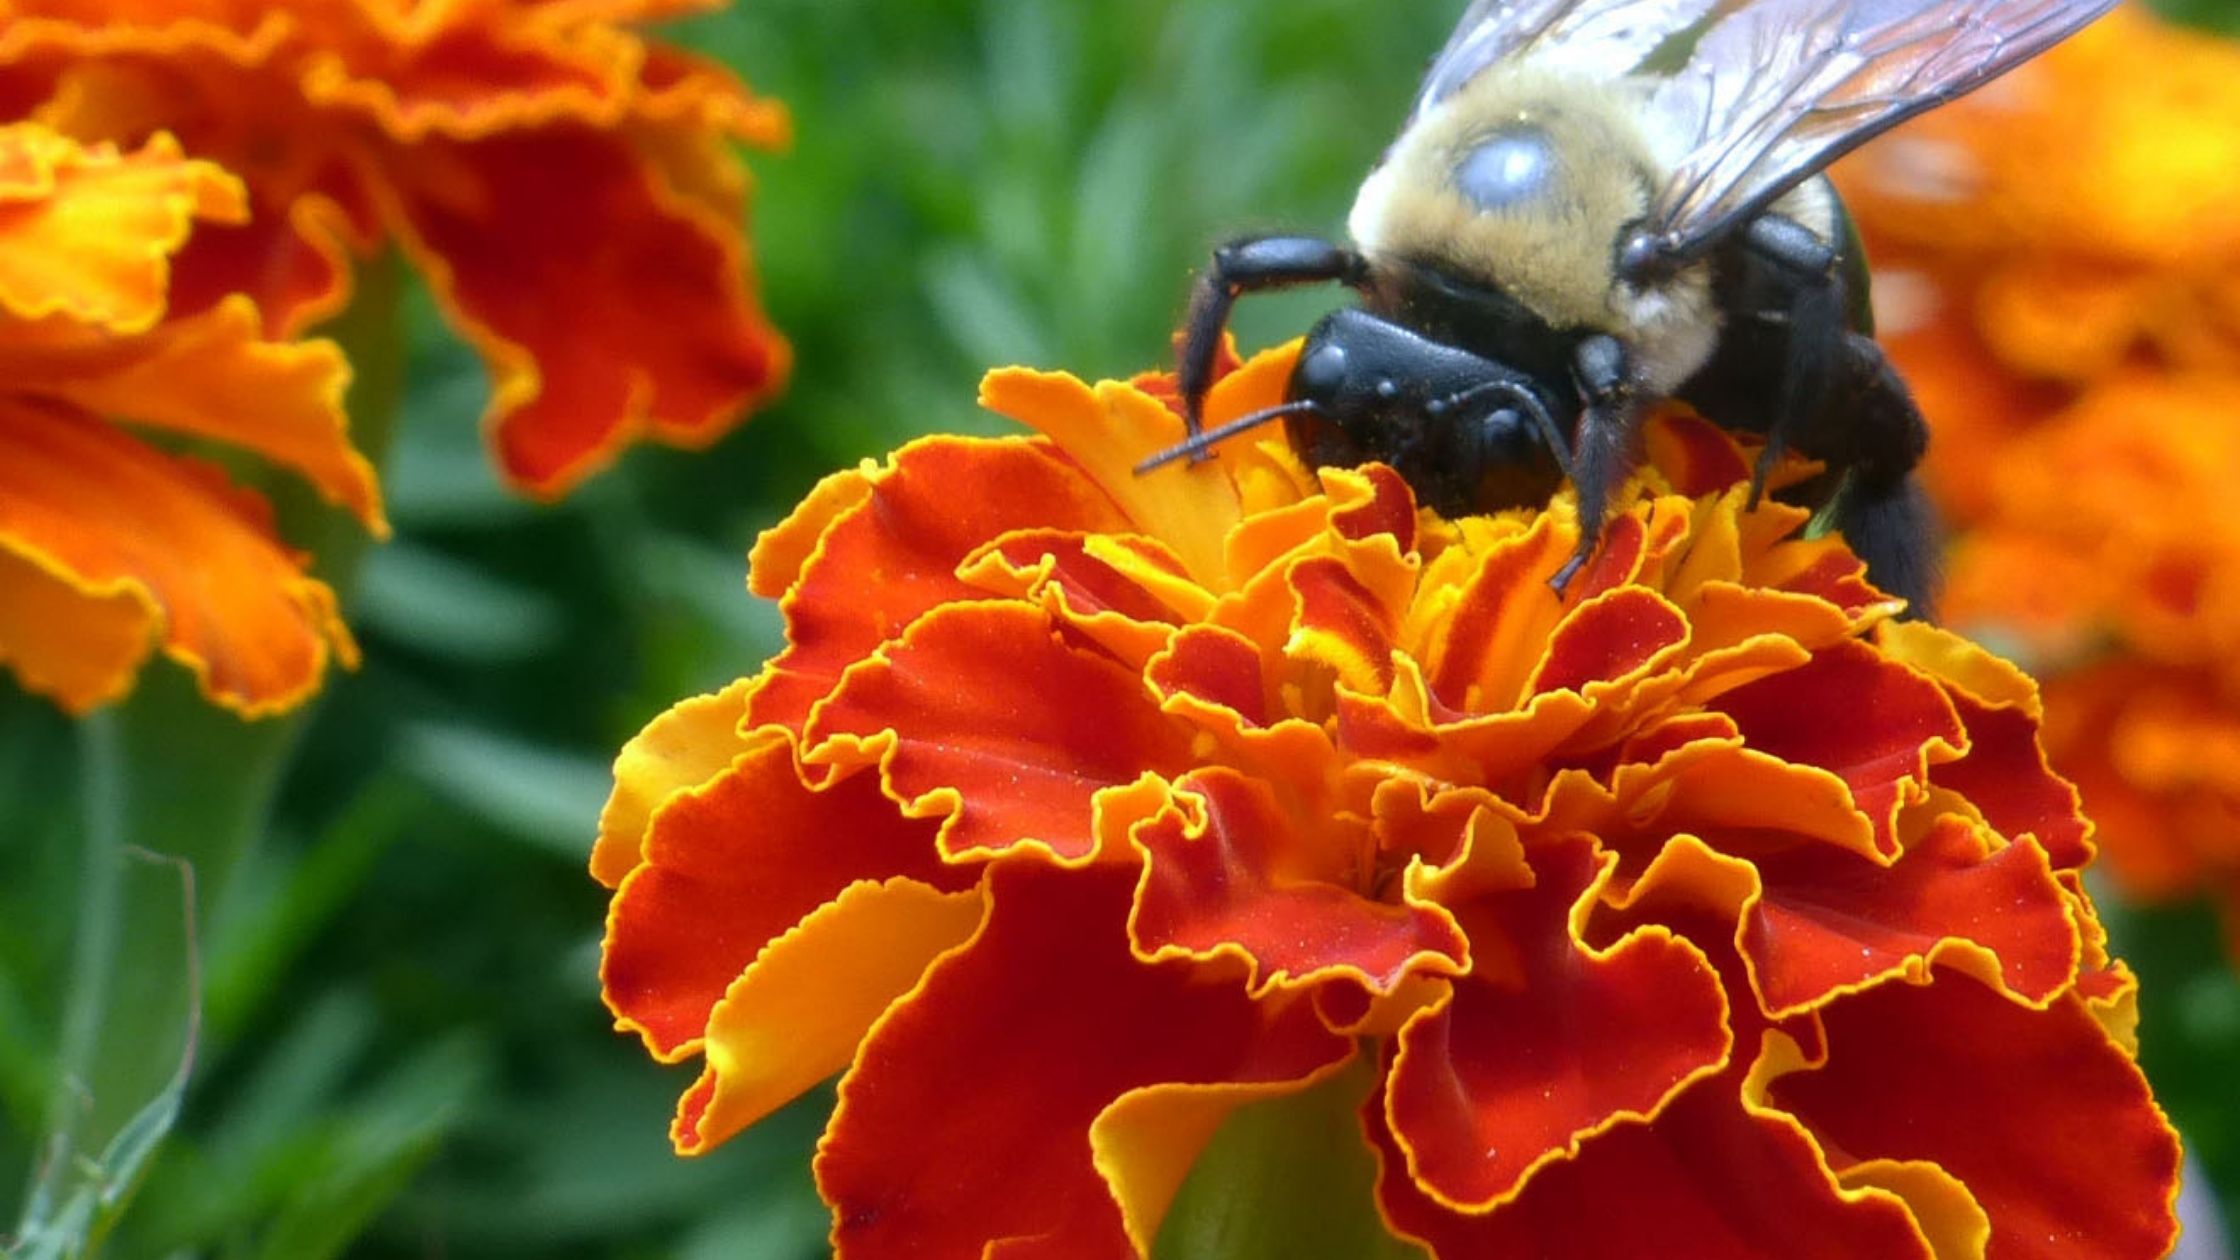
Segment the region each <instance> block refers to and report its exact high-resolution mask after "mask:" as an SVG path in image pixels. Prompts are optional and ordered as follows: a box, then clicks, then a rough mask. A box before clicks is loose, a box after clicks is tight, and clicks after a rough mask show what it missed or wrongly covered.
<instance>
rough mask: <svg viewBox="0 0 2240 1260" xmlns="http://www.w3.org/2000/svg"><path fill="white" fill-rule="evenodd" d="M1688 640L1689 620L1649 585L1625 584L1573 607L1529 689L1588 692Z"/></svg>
mask: <svg viewBox="0 0 2240 1260" xmlns="http://www.w3.org/2000/svg"><path fill="white" fill-rule="evenodd" d="M1687 640H1688V619H1687V618H1686V617H1683V616H1682V615H1681V614H1680V610H1679V609H1677V608H1674V607H1673V606H1672V605H1671V604H1669V603H1667V602H1665V600H1664V598H1663V597H1662V596H1660V595H1658V594H1657V593H1656V592H1655V591H1652V590H1648V589H1647V588H1645V587H1639V586H1629V587H1620V588H1618V589H1615V590H1612V591H1609V592H1607V593H1605V594H1602V595H1598V596H1595V597H1594V598H1592V599H1589V600H1588V601H1587V602H1586V603H1584V604H1581V605H1580V606H1579V607H1578V608H1576V609H1574V610H1573V611H1572V612H1571V614H1570V615H1568V616H1566V617H1565V618H1564V619H1563V621H1562V623H1561V624H1559V625H1557V627H1556V632H1555V634H1554V635H1552V636H1551V637H1550V638H1549V640H1548V647H1547V654H1546V655H1545V656H1543V657H1542V658H1541V660H1540V667H1539V669H1538V670H1537V671H1536V672H1535V673H1534V675H1533V678H1532V681H1531V682H1530V683H1529V684H1527V690H1528V691H1529V693H1530V694H1532V695H1540V694H1542V693H1545V692H1550V691H1578V692H1584V691H1585V690H1586V689H1587V687H1588V686H1589V685H1590V684H1593V683H1611V682H1615V681H1617V680H1618V679H1621V678H1624V677H1625V676H1626V675H1628V674H1632V673H1634V672H1636V671H1638V670H1641V669H1644V668H1645V667H1647V666H1648V665H1649V664H1650V663H1651V662H1653V661H1655V660H1657V659H1658V658H1659V657H1661V656H1664V655H1665V654H1666V653H1668V652H1670V651H1671V650H1672V649H1673V648H1676V647H1679V646H1680V645H1681V644H1683V643H1685V642H1687Z"/></svg>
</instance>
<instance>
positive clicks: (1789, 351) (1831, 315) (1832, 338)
mask: <svg viewBox="0 0 2240 1260" xmlns="http://www.w3.org/2000/svg"><path fill="white" fill-rule="evenodd" d="M1742 244H1743V248H1744V249H1746V250H1748V251H1749V252H1750V253H1752V254H1755V255H1756V256H1757V257H1759V258H1760V259H1762V260H1764V261H1765V262H1767V263H1769V264H1771V265H1772V266H1773V268H1774V270H1775V271H1776V272H1777V273H1778V274H1780V275H1781V276H1783V277H1784V278H1785V279H1786V280H1787V281H1788V282H1789V284H1790V286H1791V287H1790V291H1789V302H1788V305H1787V307H1786V308H1784V309H1782V310H1780V311H1779V312H1769V313H1775V314H1778V316H1779V317H1780V319H1781V320H1782V322H1783V324H1784V325H1785V326H1786V334H1787V335H1786V336H1785V337H1784V338H1783V343H1784V346H1785V349H1784V350H1783V352H1782V356H1781V385H1780V389H1779V390H1778V391H1777V393H1776V394H1775V402H1774V410H1773V414H1772V415H1771V416H1770V417H1769V418H1768V422H1767V425H1766V445H1765V449H1764V450H1762V451H1760V452H1759V453H1758V465H1757V467H1756V468H1755V469H1753V470H1752V472H1751V475H1750V507H1751V508H1752V509H1755V508H1756V507H1757V506H1758V501H1759V500H1760V499H1761V498H1763V497H1764V495H1765V489H1766V477H1767V476H1768V475H1769V474H1770V473H1772V471H1773V468H1774V465H1775V464H1777V463H1779V462H1780V460H1781V456H1782V454H1783V453H1784V452H1786V451H1787V450H1788V449H1789V446H1790V443H1791V440H1792V439H1794V438H1797V437H1800V436H1803V435H1805V434H1807V433H1809V432H1810V431H1812V430H1814V429H1816V428H1818V427H1819V425H1820V417H1821V412H1822V411H1823V409H1824V408H1825V407H1826V405H1827V399H1828V389H1829V385H1830V382H1831V381H1832V380H1833V378H1834V376H1835V374H1836V370H1837V366H1838V362H1837V361H1838V358H1839V356H1840V355H1841V354H1842V353H1843V351H1844V336H1845V333H1844V314H1843V291H1842V289H1841V287H1840V284H1839V282H1838V280H1837V278H1836V261H1837V259H1836V251H1835V249H1834V247H1833V246H1831V245H1829V244H1828V243H1827V242H1826V241H1823V240H1821V239H1820V238H1819V237H1818V236H1817V235H1815V234H1814V233H1813V232H1812V231H1811V229H1809V228H1807V227H1805V226H1804V225H1803V224H1801V223H1798V222H1797V221H1796V220H1794V219H1791V218H1789V217H1787V216H1785V215H1779V214H1771V213H1768V214H1762V215H1759V216H1758V217H1757V218H1755V219H1753V220H1751V222H1750V226H1749V227H1748V228H1746V229H1744V231H1743V238H1742ZM1799 445H1803V446H1806V447H1807V448H1808V449H1812V450H1814V451H1815V453H1819V446H1818V445H1817V444H1814V443H1810V442H1803V443H1799Z"/></svg>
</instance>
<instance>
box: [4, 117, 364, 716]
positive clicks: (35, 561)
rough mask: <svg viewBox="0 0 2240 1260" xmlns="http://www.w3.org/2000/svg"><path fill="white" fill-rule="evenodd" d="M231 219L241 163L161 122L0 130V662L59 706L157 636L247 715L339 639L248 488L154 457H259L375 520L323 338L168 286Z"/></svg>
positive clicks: (113, 691) (94, 690) (325, 602)
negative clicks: (197, 145) (73, 134)
mask: <svg viewBox="0 0 2240 1260" xmlns="http://www.w3.org/2000/svg"><path fill="white" fill-rule="evenodd" d="M246 217H247V204H246V201H245V199H244V196H243V190H242V187H241V185H240V183H239V182H238V181H236V180H234V179H233V178H232V177H231V176H229V175H227V174H225V173H224V172H222V171H220V170H219V169H217V168H216V167H214V166H212V165H210V164H209V163H207V162H201V161H194V160H189V159H186V158H183V157H182V156H181V154H180V151H179V146H178V145H177V144H176V143H174V142H173V141H172V140H171V139H170V138H169V137H168V136H164V135H157V136H156V137H154V138H152V139H150V140H148V141H146V142H145V143H143V144H141V145H139V146H138V147H137V148H135V149H133V150H132V151H129V152H120V151H119V150H118V149H117V148H116V147H115V146H112V145H108V144H91V145H85V146H81V145H79V144H78V143H77V142H75V141H72V140H69V139H66V138H64V137H62V136H59V135H57V134H55V133H54V132H52V131H49V130H47V129H46V128H43V127H39V126H36V125H30V124H17V125H13V126H6V127H0V662H5V664H6V665H7V667H8V668H9V669H11V670H13V671H14V673H15V674H16V676H17V678H18V679H20V680H21V681H22V683H23V685H24V686H25V687H26V688H27V689H29V690H31V691H33V692H36V693H38V694H41V695H44V696H47V697H49V698H51V699H53V700H54V701H55V702H57V703H58V704H60V705H61V706H62V707H63V708H65V709H67V710H69V711H71V712H73V713H82V712H84V711H86V710H88V709H91V708H93V707H95V706H97V705H101V704H104V703H106V702H108V701H111V700H115V699H116V698H118V697H119V696H121V695H123V694H124V693H125V692H127V691H129V690H130V689H131V687H132V682H133V678H134V676H135V675H136V673H137V672H138V670H139V668H140V666H141V664H142V663H143V662H144V661H145V660H146V659H147V656H148V654H149V652H150V651H151V650H152V649H153V648H154V647H155V645H156V644H157V643H158V642H160V643H161V645H162V648H163V651H164V652H165V654H167V655H169V656H171V657H173V658H174V659H176V660H178V661H180V662H181V663H182V664H184V665H186V666H187V667H188V668H189V669H191V670H192V671H193V672H194V674H195V675H196V677H197V678H198V679H199V680H200V682H201V686H202V690H203V692H204V693H205V694H206V695H208V696H209V697H210V698H211V699H213V700H215V701H217V702H219V703H221V704H223V705H225V706H227V707H228V708H231V709H234V710H237V711H239V712H241V713H243V714H244V715H247V716H259V715H263V714H267V713H272V712H276V711H278V710H281V709H285V708H288V707H290V706H292V705H294V704H295V703H297V702H298V701H300V700H302V699H303V698H304V697H306V696H308V695H309V694H311V693H312V692H313V691H314V690H316V689H317V687H318V685H319V681H320V678H321V676H322V675H323V673H324V672H325V669H326V664H327V661H328V658H329V656H330V655H332V656H338V657H340V658H341V659H342V660H343V661H345V662H354V660H355V658H356V649H355V647H354V646H353V645H352V643H351V640H350V636H349V633H348V632H347V631H346V630H344V628H343V626H342V623H341V621H340V619H339V618H338V617H337V616H336V613H335V598H334V593H333V592H332V591H331V590H329V589H328V588H327V587H326V585H325V584H323V583H321V582H319V581H316V580H314V579H313V578H311V577H309V576H308V575H307V574H306V573H305V571H304V566H305V559H304V557H302V556H299V555H297V554H296V553H294V552H292V551H291V550H289V549H288V547H287V546H286V545H285V544H284V543H282V542H281V540H280V539H279V538H278V537H277V536H276V535H275V534H274V532H273V525H272V511H271V508H270V507H269V506H268V505H267V504H266V503H265V501H264V500H263V499H261V498H259V497H258V496H257V495H256V494H254V493H251V492H250V491H248V490H245V489H243V488H241V487H240V486H237V485H236V484H234V483H233V481H232V480H231V479H230V478H229V477H228V475H227V473H226V472H225V471H224V470H223V469H221V468H220V467H219V466H217V465H216V464H213V463H209V462H206V461H204V460H202V459H197V458H192V457H190V456H188V455H184V454H178V453H174V448H176V447H177V446H178V445H179V440H181V439H184V440H186V441H189V442H205V443H211V444H216V445H222V446H228V447H233V448H236V449H238V450H240V451H244V452H249V453H252V454H254V455H257V456H261V457H262V458H264V459H265V460H267V461H269V462H271V463H273V464H275V465H277V466H279V467H282V468H285V469H288V470H290V471H292V472H294V473H296V474H298V475H300V476H302V477H303V478H304V479H305V480H307V481H308V482H310V483H311V484H312V485H313V486H315V487H316V488H317V489H318V490H319V491H320V492H321V493H322V494H323V495H324V496H325V497H326V498H327V499H328V500H329V501H331V502H334V503H337V504H339V505H341V506H343V507H345V508H347V509H349V510H350V511H351V512H352V513H354V514H355V515H356V516H357V517H358V519H359V520H360V521H361V522H363V523H364V524H365V526H366V527H367V528H368V529H370V530H372V531H374V532H375V533H376V534H380V533H385V532H386V530H387V526H386V524H385V522H384V521H383V518H382V514H381V503H380V497H379V492H378V490H377V488H376V485H375V480H374V473H373V469H372V468H371V466H369V465H368V464H367V462H366V460H365V459H364V458H363V457H362V456H361V455H360V454H359V453H358V452H357V450H356V449H354V448H353V447H352V446H351V445H350V441H349V438H348V436H347V434H346V433H345V421H344V418H343V409H342V396H343V388H344V386H345V384H346V383H347V381H348V379H349V369H348V368H347V366H346V365H345V364H344V362H343V358H342V354H341V352H340V351H339V350H338V349H337V348H336V347H335V346H334V345H333V344H332V343H330V342H325V341H312V342H291V341H277V340H270V339H267V336H266V334H265V332H264V330H263V329H262V328H261V327H260V320H259V318H258V312H257V308H256V307H255V305H254V304H253V303H252V302H251V301H250V300H249V299H248V298H246V297H242V296H239V295H235V296H231V297H226V298H223V299H221V300H217V301H214V302H207V303H203V304H200V305H199V306H197V307H195V308H194V309H191V310H181V309H179V307H178V304H177V303H176V302H173V301H171V300H170V293H171V289H172V285H173V282H174V275H173V271H172V264H173V260H174V258H175V256H176V255H177V254H178V253H179V252H180V251H182V250H184V249H187V248H191V246H190V244H189V242H190V241H191V240H192V239H194V238H195V237H197V236H199V235H200V233H203V232H208V231H210V230H212V229H211V226H210V225H212V224H219V225H223V224H239V223H241V222H243V221H244V220H245V219H246ZM120 424H130V425H133V426H136V427H138V428H139V429H140V430H142V431H143V432H144V433H146V434H148V435H149V436H151V437H154V436H157V435H161V437H162V440H164V441H167V442H169V443H170V445H169V446H159V445H156V444H152V443H151V442H149V441H144V440H142V438H140V437H137V436H134V435H133V434H132V433H129V432H127V431H126V430H125V429H124V428H122V427H120Z"/></svg>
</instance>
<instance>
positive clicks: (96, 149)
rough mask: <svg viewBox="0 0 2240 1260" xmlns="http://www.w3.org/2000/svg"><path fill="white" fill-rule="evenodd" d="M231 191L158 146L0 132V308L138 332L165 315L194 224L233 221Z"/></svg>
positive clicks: (172, 145) (213, 172) (156, 142)
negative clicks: (176, 257) (128, 147)
mask: <svg viewBox="0 0 2240 1260" xmlns="http://www.w3.org/2000/svg"><path fill="white" fill-rule="evenodd" d="M244 213H246V208H245V205H244V202H243V194H242V188H241V185H240V183H239V182H238V181H237V180H235V179H234V178H233V177H232V176H230V175H228V174H226V173H225V172H224V171H222V170H220V169H219V168H218V167H216V166H214V165H212V164H210V163H208V162H197V161H189V160H186V159H184V158H182V157H181V156H180V152H179V146H178V144H177V142H176V141H173V140H172V139H171V138H170V137H169V136H163V135H159V136H157V137H155V138H154V139H152V140H149V141H148V142H147V143H146V145H144V146H143V147H141V148H140V149H139V150H138V151H136V152H133V153H130V154H119V153H118V152H117V150H116V148H115V147H114V146H111V145H94V146H90V147H83V148H81V147H80V146H79V145H78V144H76V143H75V142H73V141H71V140H68V139H65V138H64V137H62V136H59V135H56V134H55V133H54V132H52V131H49V130H47V129H46V128H44V127H40V126H35V125H31V124H17V125H14V126H8V127H0V307H5V308H6V309H7V312H8V313H9V314H10V315H13V316H14V317H15V318H17V319H21V320H38V319H43V318H45V317H47V316H50V315H60V316H62V317H64V318H66V319H68V320H71V321H73V322H75V323H78V324H82V325H88V326H92V327H96V328H101V329H104V330H106V331H109V332H117V333H131V332H140V331H143V330H145V329H147V328H148V327H149V326H151V325H153V324H154V323H155V322H156V320H158V319H159V318H161V317H162V315H163V313H164V310H165V309H166V293H167V291H168V289H169V286H170V277H171V267H170V258H171V256H172V255H173V254H174V253H176V252H177V251H178V249H179V247H180V246H181V245H182V244H183V243H185V241H186V239H187V235H188V233H189V232H190V231H192V230H193V228H194V224H195V221H196V220H197V219H238V218H240V217H241V216H242V215H243V214H244Z"/></svg>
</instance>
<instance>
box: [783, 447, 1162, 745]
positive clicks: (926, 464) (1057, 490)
mask: <svg viewBox="0 0 2240 1260" xmlns="http://www.w3.org/2000/svg"><path fill="white" fill-rule="evenodd" d="M873 483H874V484H873V485H872V488H871V491H870V494H869V495H868V496H867V497H864V498H862V499H860V500H856V501H854V502H853V503H852V505H851V506H849V507H847V508H845V509H843V510H840V511H838V512H836V513H835V514H834V515H833V516H832V517H831V524H830V525H829V526H827V527H826V529H825V530H824V533H823V536H822V538H820V539H819V541H818V542H817V544H816V547H815V550H814V551H813V552H812V553H811V554H810V555H809V558H808V560H807V561H806V562H805V563H803V564H802V567H801V571H800V578H799V580H798V581H796V582H795V583H794V584H793V587H792V589H791V590H790V591H788V592H787V593H786V597H785V601H784V603H783V604H782V605H781V608H782V609H783V611H784V613H785V618H786V642H787V644H788V645H789V646H788V647H787V648H786V650H785V651H784V652H782V653H780V654H779V655H778V657H777V658H776V659H775V660H773V661H771V662H770V665H769V666H768V670H767V672H768V673H769V674H770V678H769V680H768V681H767V682H766V683H765V685H764V686H763V687H762V688H761V689H760V690H759V691H757V692H756V693H755V697H754V704H753V707H752V709H751V717H750V721H751V723H752V724H753V725H756V726H766V725H770V724H773V723H774V724H778V725H783V726H790V727H793V728H795V729H797V730H798V729H799V728H800V726H801V723H802V722H803V721H805V720H807V718H808V716H809V709H810V706H812V705H814V704H815V703H816V702H817V701H818V700H820V699H823V698H824V696H825V694H826V693H828V692H830V691H831V690H832V688H833V687H834V686H835V685H836V684H837V683H838V682H839V681H840V674H841V672H842V671H843V670H845V669H847V668H848V666H850V665H853V664H855V663H856V662H857V661H860V660H862V659H863V658H865V657H867V656H869V655H870V654H871V651H872V649H873V648H876V647H878V646H879V644H880V643H882V642H884V641H885V640H886V639H888V638H890V637H892V636H894V635H897V634H900V633H902V630H903V627H905V626H907V625H909V624H910V623H911V622H912V621H913V620H915V619H916V618H917V617H918V616H919V614H921V613H924V612H925V611H927V610H928V609H931V608H935V607H938V606H940V605H942V604H945V603H949V602H950V601H952V600H961V599H973V598H977V597H978V596H979V595H980V592H978V591H976V590H975V589H974V588H973V587H971V586H969V585H967V584H966V583H965V582H963V581H961V580H959V579H958V577H957V576H956V571H957V566H958V565H960V564H962V563H964V560H965V558H966V557H967V556H970V555H971V554H972V553H973V552H975V551H978V550H979V549H980V548H981V547H982V546H984V545H985V544H986V543H987V542H988V541H989V540H990V539H992V538H996V537H999V536H1001V535H1003V534H1006V533H1009V532H1011V531H1013V530H1018V529H1033V528H1038V527H1046V528H1051V529H1066V530H1079V531H1100V530H1107V529H1115V528H1120V527H1122V526H1124V525H1125V522H1124V521H1123V520H1122V519H1121V518H1120V514H1119V512H1118V511H1117V510H1115V509H1114V508H1113V506H1112V504H1111V502H1110V501H1109V500H1107V499H1106V498H1105V497H1104V495H1103V494H1101V493H1100V492H1098V490H1097V489H1096V487H1095V486H1092V485H1090V484H1089V482H1088V481H1087V479H1085V478H1084V477H1082V475H1081V473H1080V471H1079V470H1078V469H1076V468H1075V467H1074V466H1073V465H1071V464H1069V463H1067V462H1066V461H1065V460H1064V459H1062V458H1061V457H1059V456H1058V455H1057V454H1055V453H1054V452H1053V451H1051V449H1050V448H1049V446H1047V445H1046V444H1044V443H1042V442H1037V441H1029V440H1023V439H1018V438H1007V439H1000V440H996V439H985V438H954V437H951V438H927V439H925V440H922V441H918V442H913V443H911V444H910V445H908V446H905V447H903V448H902V449H901V450H900V451H898V452H896V453H895V456H894V459H893V461H892V465H891V467H890V468H889V469H888V470H887V471H886V472H884V473H881V474H874V477H873ZM847 497H849V498H851V499H853V498H854V496H853V495H852V494H851V495H849V496H847ZM818 504H819V500H812V502H811V504H809V505H804V507H803V509H802V511H803V512H809V511H811V508H812V506H814V505H818ZM828 506H829V505H824V506H818V507H817V510H818V511H819V512H820V513H821V512H822V511H823V510H825V508H826V507H828ZM799 516H800V514H799V513H797V514H796V517H797V518H799ZM793 528H794V522H793V521H788V522H787V523H786V524H785V525H783V526H780V531H781V532H787V533H789V534H790V532H791V531H792V530H793ZM796 546H797V544H793V543H791V542H789V544H788V549H787V551H786V552H784V553H773V554H774V555H776V554H791V553H792V551H793V550H794V549H795V547H796ZM772 563H776V561H775V559H773V561H772ZM768 585H769V584H768V583H766V582H763V581H762V580H761V579H760V578H759V577H758V578H757V579H756V589H758V590H760V589H766V588H767V586H768Z"/></svg>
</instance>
